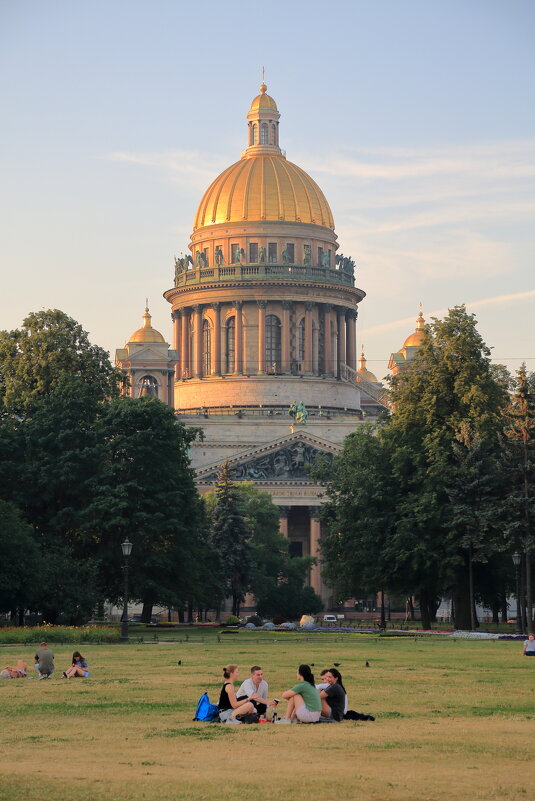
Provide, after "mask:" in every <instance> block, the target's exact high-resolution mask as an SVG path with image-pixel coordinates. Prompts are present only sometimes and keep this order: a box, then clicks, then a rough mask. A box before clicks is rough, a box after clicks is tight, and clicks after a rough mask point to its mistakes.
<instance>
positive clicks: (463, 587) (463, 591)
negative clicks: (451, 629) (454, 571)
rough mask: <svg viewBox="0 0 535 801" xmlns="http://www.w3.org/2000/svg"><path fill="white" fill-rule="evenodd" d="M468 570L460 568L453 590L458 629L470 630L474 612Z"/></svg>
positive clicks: (455, 621)
mask: <svg viewBox="0 0 535 801" xmlns="http://www.w3.org/2000/svg"><path fill="white" fill-rule="evenodd" d="M466 572H467V571H466V569H465V570H460V571H459V573H458V575H457V581H456V582H455V586H454V590H453V609H454V618H453V622H454V625H455V628H456V629H463V630H465V631H468V630H469V629H470V627H471V625H472V613H471V610H470V588H469V586H468V580H467V578H468V577H467V575H466Z"/></svg>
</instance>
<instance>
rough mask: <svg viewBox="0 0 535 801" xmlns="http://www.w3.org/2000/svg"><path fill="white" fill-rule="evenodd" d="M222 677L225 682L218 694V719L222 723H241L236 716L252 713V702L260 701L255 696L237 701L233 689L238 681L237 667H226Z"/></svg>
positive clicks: (253, 709) (258, 697)
mask: <svg viewBox="0 0 535 801" xmlns="http://www.w3.org/2000/svg"><path fill="white" fill-rule="evenodd" d="M223 676H224V678H225V682H224V684H223V686H222V687H221V692H220V693H219V702H218V704H217V706H218V707H219V719H220V720H221V722H222V723H241V721H240V720H238V715H246V714H247V713H248V712H254V711H255V708H254V705H253V703H252V701H257V700H258V701H262V699H261V698H260V696H256V695H255V694H253V695H251V696H249V697H245V698H241V699H240V700H239V701H238V700H237V698H236V691H235V689H234V682H235V681H237V680H238V676H239V669H238V665H226V666H225V667H224V668H223Z"/></svg>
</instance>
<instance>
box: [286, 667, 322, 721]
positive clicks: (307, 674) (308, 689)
mask: <svg viewBox="0 0 535 801" xmlns="http://www.w3.org/2000/svg"><path fill="white" fill-rule="evenodd" d="M282 697H283V698H286V700H287V701H288V707H287V709H286V715H285V716H284V717H283V718H279V720H278V721H277V723H297V722H299V723H317V722H318V721H319V719H320V715H321V698H320V695H319V692H318V691H317V690H316V686H315V684H314V676H313V674H312V671H311V670H310V667H309V665H299V667H298V668H297V684H294V686H293V687H292V688H291V690H285V691H284V692H283V694H282Z"/></svg>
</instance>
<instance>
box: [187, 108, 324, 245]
mask: <svg viewBox="0 0 535 801" xmlns="http://www.w3.org/2000/svg"><path fill="white" fill-rule="evenodd" d="M264 97H265V95H264ZM253 102H254V101H253ZM246 220H253V221H264V220H269V221H285V222H302V223H313V224H315V225H323V226H325V227H327V228H332V229H334V220H333V216H332V212H331V209H330V208H329V204H328V203H327V200H326V198H325V195H324V194H323V192H322V191H321V189H320V188H319V186H318V185H317V183H316V182H315V181H313V180H312V178H311V177H310V175H307V173H306V172H305V171H304V170H302V169H301V168H300V167H298V166H297V165H296V164H292V162H291V161H287V160H286V158H285V157H284V156H283V155H275V154H267V153H259V154H256V155H250V156H248V157H247V158H244V159H242V160H241V161H237V162H236V163H235V164H232V165H231V166H230V167H228V168H227V169H226V170H225V171H224V172H222V173H221V175H219V176H218V177H217V178H216V179H215V181H213V182H212V184H211V185H210V186H209V187H208V189H207V190H206V192H205V193H204V197H203V199H202V200H201V203H200V205H199V208H198V209H197V214H196V215H195V222H194V226H193V227H194V230H195V229H197V228H202V227H203V226H205V225H213V224H214V223H227V222H243V221H246Z"/></svg>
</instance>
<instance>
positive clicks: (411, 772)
mask: <svg viewBox="0 0 535 801" xmlns="http://www.w3.org/2000/svg"><path fill="white" fill-rule="evenodd" d="M221 639H222V642H220V643H218V642H217V641H215V639H210V638H208V637H206V638H205V642H200V641H199V640H190V641H188V642H187V643H186V642H184V643H179V644H171V643H162V644H160V645H152V644H151V645H147V644H145V645H128V646H121V645H117V646H90V647H88V648H85V649H82V652H83V653H84V655H86V654H87V658H88V659H89V662H90V666H91V676H92V677H91V679H89V680H76V679H72V680H69V681H65V680H60V678H59V676H60V675H61V669H62V667H64V666H67V664H68V663H69V659H70V654H71V651H70V650H68V649H67V648H66V647H61V648H59V647H58V648H57V649H55V650H56V663H57V666H58V668H60V670H58V672H57V674H56V677H54V678H53V679H51V680H49V681H37V680H35V679H34V680H31V681H30V680H26V681H3V682H0V693H1V695H0V709H1V710H2V712H1V714H2V719H3V722H2V729H1V740H2V754H3V757H4V758H3V760H2V768H1V769H0V788H1V789H0V799H1V801H20V800H21V799H24V801H65V800H67V799H71V798H72V799H76V801H142V800H143V799H147V800H149V799H154V800H155V801H156V799H157V800H158V801H171V799H173V801H182V800H183V799H188V801H189V799H196V801H227V800H228V801H230V799H232V800H233V801H234V799H237V798H245V799H248V798H251V799H255V801H268V800H269V801H278V799H283V798H284V799H292V801H320V799H321V801H345V799H351V800H352V801H353V799H356V800H357V801H360V800H361V799H362V801H424V800H425V799H429V800H430V801H451V799H455V801H480V800H481V801H494V799H496V800H497V801H498V800H500V799H514V800H516V799H523V800H524V799H527V798H529V797H532V796H533V786H534V781H535V769H534V767H533V757H534V756H535V746H534V734H535V695H534V684H535V682H534V680H535V660H529V659H525V658H522V657H521V655H520V652H521V644H519V643H514V642H501V641H500V642H495V641H490V642H461V641H457V642H452V641H451V640H442V639H437V640H417V641H414V640H412V639H411V640H406V639H403V640H397V639H384V638H381V639H379V638H365V637H362V636H358V635H357V636H351V635H345V636H344V637H339V638H336V637H333V636H331V635H310V636H306V637H304V636H302V635H301V636H299V635H291V634H289V635H288V636H281V635H279V636H278V637H274V636H273V635H269V636H263V635H257V634H256V633H253V634H250V633H249V632H244V631H241V632H239V634H237V635H235V636H232V637H228V638H225V637H222V638H221ZM30 651H31V649H29V650H28V653H26V652H24V651H23V650H21V649H20V648H18V649H14V648H12V649H7V648H3V649H1V650H0V661H2V662H3V663H9V662H11V661H12V660H13V659H16V658H18V657H19V656H20V657H25V658H26V659H27V661H30V660H29V659H28V657H30V656H31V654H30ZM179 659H180V660H181V661H182V664H181V665H178V660H179ZM335 661H336V662H340V671H341V672H342V674H343V677H344V683H345V684H346V687H347V690H348V693H349V699H350V707H351V708H353V709H356V710H357V711H361V712H366V713H369V714H373V715H375V716H376V717H377V720H376V721H375V722H374V723H371V722H366V723H364V722H363V723H360V722H358V723H353V722H344V723H342V724H340V725H338V724H330V725H319V726H288V727H286V726H267V725H262V726H260V725H259V726H224V725H218V724H201V723H194V722H192V718H193V713H194V709H195V705H196V702H197V700H198V697H199V695H200V694H201V692H202V691H203V690H205V689H208V691H209V693H210V696H211V699H212V700H213V701H216V700H217V695H218V692H219V687H220V683H221V682H220V676H221V667H222V665H223V664H226V663H228V662H238V663H239V664H240V666H241V674H242V677H245V676H246V675H247V672H248V667H249V666H250V665H252V664H253V663H258V664H261V665H262V666H263V667H264V670H265V673H266V676H267V679H268V680H269V682H270V694H280V692H281V691H282V690H283V689H285V688H286V687H289V686H291V684H292V683H293V681H294V677H295V667H296V665H297V664H299V663H300V662H309V663H311V662H313V663H314V665H315V667H314V669H315V670H316V672H317V673H319V670H320V669H321V668H322V667H328V666H330V665H331V664H332V663H333V662H335ZM366 661H368V662H369V663H370V667H369V668H366V667H365V662H366Z"/></svg>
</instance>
